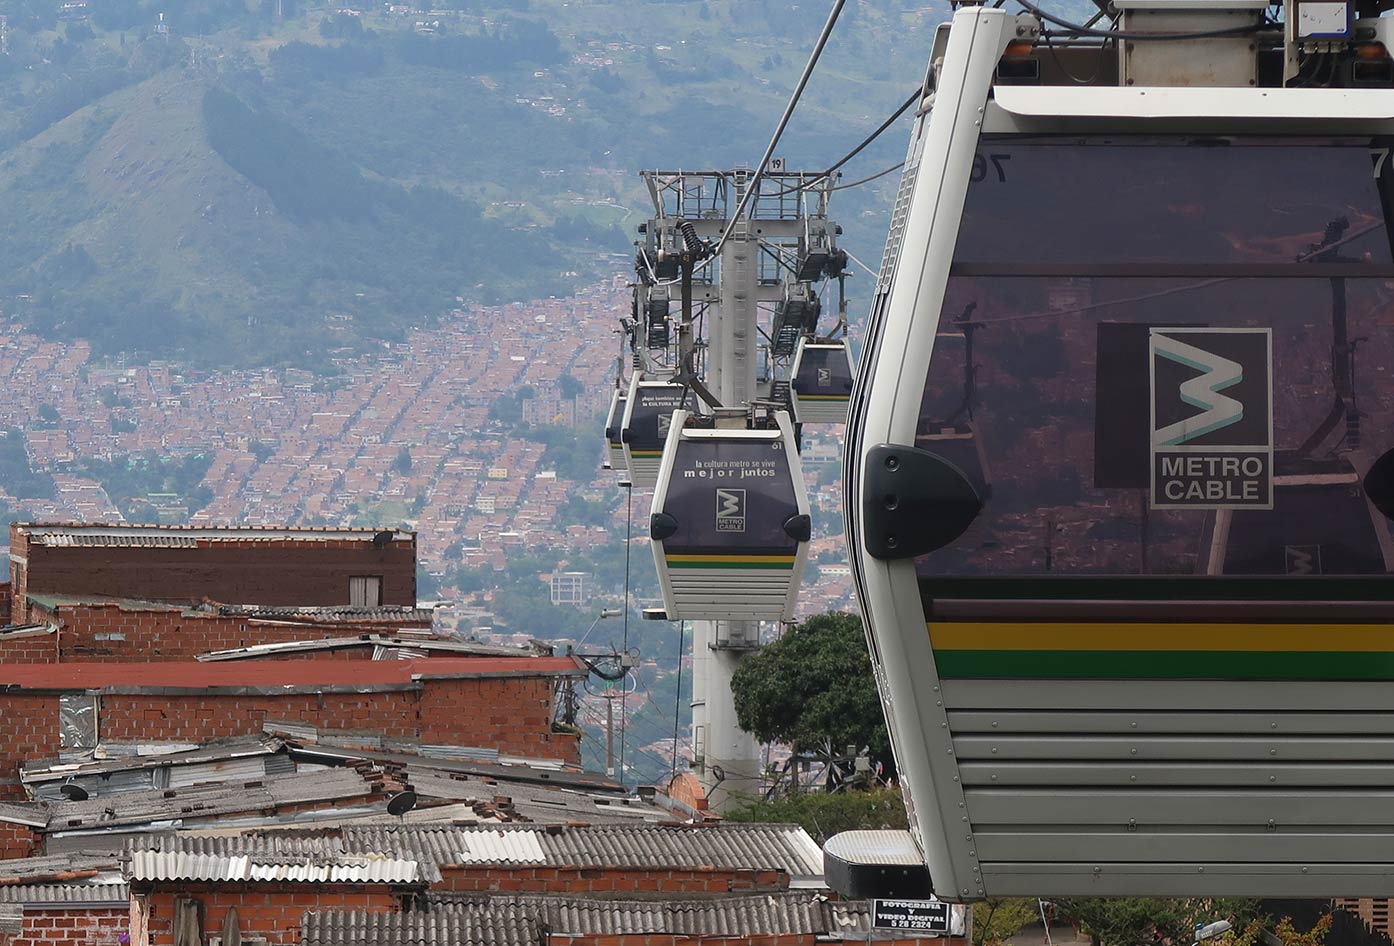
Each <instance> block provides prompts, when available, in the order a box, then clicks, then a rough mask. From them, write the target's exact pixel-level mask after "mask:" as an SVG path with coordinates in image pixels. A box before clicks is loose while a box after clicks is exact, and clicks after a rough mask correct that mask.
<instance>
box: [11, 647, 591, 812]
mask: <svg viewBox="0 0 1394 946" xmlns="http://www.w3.org/2000/svg"><path fill="white" fill-rule="evenodd" d="M365 663H367V661H365ZM550 693H551V678H549V677H541V676H539V677H524V678H517V679H514V678H509V677H483V678H477V679H463V680H449V679H442V680H437V679H429V678H428V679H426V680H423V681H421V682H420V683H419V684H416V685H415V688H414V689H407V690H372V691H369V692H363V693H332V692H330V693H318V694H313V693H312V694H295V693H291V694H269V695H258V696H250V695H223V694H206V693H201V694H196V695H179V694H169V693H149V694H129V693H108V694H104V695H103V696H102V697H101V710H100V714H99V725H100V731H101V734H102V738H103V739H109V740H112V741H114V742H137V741H152V742H159V741H181V742H206V741H208V740H210V739H220V738H226V737H228V736H240V735H250V734H254V733H259V732H261V730H262V724H263V723H264V722H265V721H266V720H267V719H268V718H269V719H293V720H297V721H299V722H303V723H307V724H310V725H314V726H317V727H319V728H321V729H344V730H356V731H365V732H373V733H382V734H384V735H386V736H388V737H391V738H397V739H420V740H422V741H423V742H429V743H444V744H455V745H469V746H489V747H496V748H497V749H498V750H499V751H500V752H502V753H504V754H505V755H522V756H532V757H545V758H556V759H564V760H566V761H569V762H573V763H577V764H579V762H580V739H579V737H577V736H575V735H572V734H570V733H553V732H551V731H550V730H551V722H550V717H549V716H548V703H547V701H548V700H549V699H550ZM58 750H59V732H58V694H56V693H28V692H20V693H0V799H3V798H18V797H21V796H22V792H21V791H20V789H19V776H18V767H19V764H20V763H21V762H23V761H25V760H26V759H44V758H53V757H55V756H57V755H58Z"/></svg>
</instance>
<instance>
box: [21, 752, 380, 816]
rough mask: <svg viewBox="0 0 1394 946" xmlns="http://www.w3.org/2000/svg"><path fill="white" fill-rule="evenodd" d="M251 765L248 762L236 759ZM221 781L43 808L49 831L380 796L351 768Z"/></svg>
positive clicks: (97, 797) (258, 763)
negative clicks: (45, 809) (46, 810)
mask: <svg viewBox="0 0 1394 946" xmlns="http://www.w3.org/2000/svg"><path fill="white" fill-rule="evenodd" d="M239 761H247V762H251V763H256V764H257V765H258V766H260V763H261V760H260V759H258V758H253V759H249V760H239ZM224 777H225V778H226V779H227V780H225V781H220V782H214V783H212V784H206V785H192V786H188V787H183V788H167V789H150V790H146V791H143V792H127V793H124V794H119V795H110V796H108V795H105V794H98V795H94V796H93V797H91V798H88V799H85V800H83V801H61V802H60V801H55V802H53V803H52V804H51V805H50V806H49V810H48V815H49V817H48V823H47V828H48V830H49V831H50V832H62V831H76V830H84V829H91V828H110V827H114V826H117V825H134V824H142V823H155V822H158V823H167V824H175V825H177V824H179V823H181V822H188V821H193V820H197V819H201V818H213V817H217V816H219V815H228V814H233V813H237V812H246V811H270V810H273V809H275V808H278V807H281V806H285V805H295V804H302V803H305V802H315V801H337V800H342V799H349V798H363V797H367V796H371V795H375V794H381V786H380V783H379V786H378V787H377V788H375V787H374V785H373V784H372V783H371V782H368V781H365V780H364V778H363V776H362V775H360V774H359V773H358V772H357V771H355V770H353V769H325V770H323V771H319V772H305V773H298V774H293V775H287V776H282V777H280V778H266V777H260V778H257V779H253V780H235V779H232V778H227V777H226V776H224Z"/></svg>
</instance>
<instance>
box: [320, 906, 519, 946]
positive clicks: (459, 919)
mask: <svg viewBox="0 0 1394 946" xmlns="http://www.w3.org/2000/svg"><path fill="white" fill-rule="evenodd" d="M300 937H301V944H302V946H539V944H541V943H543V942H545V938H544V934H543V931H542V930H541V929H540V928H539V927H538V925H537V922H536V920H534V919H533V918H532V917H531V916H529V915H527V914H524V913H517V912H513V913H510V912H506V911H505V910H503V909H500V910H498V911H496V912H494V913H491V914H489V915H480V914H478V913H470V912H465V911H454V910H451V911H435V912H432V913H421V912H413V913H366V912H358V911H352V912H350V911H312V912H309V913H306V914H305V918H304V919H303V920H302V921H301V925H300Z"/></svg>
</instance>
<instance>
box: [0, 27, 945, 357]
mask: <svg viewBox="0 0 1394 946" xmlns="http://www.w3.org/2000/svg"><path fill="white" fill-rule="evenodd" d="M62 6H63V5H62V4H61V3H59V2H57V0H27V2H26V3H25V4H21V5H20V7H18V8H17V9H16V10H15V12H12V13H10V14H9V17H8V29H7V31H6V33H5V35H4V44H3V46H4V49H5V52H4V53H3V54H0V311H3V312H4V314H5V315H6V316H7V317H12V318H15V319H18V320H20V321H21V322H23V323H24V324H26V325H28V326H31V327H34V328H36V329H38V330H39V331H40V332H41V333H42V334H44V335H46V336H49V337H55V338H59V339H73V338H89V339H91V340H92V343H93V346H94V349H95V351H96V353H97V354H98V355H99V356H100V355H113V354H116V353H131V354H135V355H137V356H143V357H148V356H162V357H174V358H176V359H179V360H182V361H186V362H190V363H194V364H204V365H220V366H223V365H226V366H233V365H246V364H305V365H310V366H314V365H316V364H317V363H319V362H320V361H322V359H323V355H324V352H326V351H329V350H334V349H341V348H349V349H353V348H359V349H361V348H365V347H368V346H372V345H375V344H378V343H380V342H381V341H383V340H392V339H397V338H400V337H401V336H402V333H403V332H404V331H405V329H407V328H408V327H411V326H415V325H422V324H429V323H430V322H432V321H433V320H435V319H437V318H439V317H440V316H441V315H442V314H444V313H445V312H447V311H448V310H449V309H450V308H452V307H453V306H454V305H456V300H457V299H465V300H470V301H475V300H478V301H485V302H497V301H505V300H513V299H528V298H538V297H542V296H546V295H548V294H559V293H564V292H565V291H567V290H568V289H569V288H570V287H571V286H573V285H577V284H580V283H582V282H586V281H593V280H595V279H597V278H600V277H603V276H606V275H609V274H611V273H614V272H616V271H623V270H624V269H625V259H626V258H627V256H628V253H629V242H630V240H631V234H632V227H633V225H634V224H635V223H637V222H638V220H640V219H642V217H643V216H645V215H646V213H647V200H646V197H645V196H644V194H643V191H642V188H641V187H640V185H639V181H638V179H637V177H636V171H637V170H638V169H639V168H641V167H645V166H655V165H661V166H667V167H697V166H717V167H720V166H731V165H733V164H737V163H740V162H750V161H753V160H755V159H756V158H757V157H758V155H759V152H760V150H761V149H762V147H763V145H764V143H765V139H766V137H767V136H768V134H769V130H770V127H771V124H772V122H773V119H774V118H775V117H776V116H777V114H778V111H779V109H780V107H781V106H782V104H783V101H784V98H785V96H786V95H787V92H788V89H789V88H790V87H791V86H792V84H793V81H794V79H795V77H796V76H797V72H798V70H799V68H800V66H801V65H802V62H803V58H804V56H805V54H806V50H807V49H808V47H809V45H810V44H811V41H812V38H813V37H814V36H815V35H816V33H817V30H818V28H819V27H820V26H821V22H822V18H823V15H824V11H823V10H822V9H821V8H820V9H818V10H817V11H816V12H814V11H812V10H811V9H810V8H809V6H808V5H807V4H803V5H800V4H794V3H779V2H773V0H710V2H689V3H636V2H617V3H591V2H581V0H571V2H562V0H546V2H543V0H533V2H531V3H528V2H527V0H514V2H512V3H506V2H493V3H487V2H486V3H465V4H463V7H462V9H458V10H453V11H436V12H430V13H422V12H408V13H401V12H397V13H393V12H390V11H391V10H401V9H405V7H391V8H389V7H387V6H386V5H383V6H380V7H373V6H369V5H361V6H359V7H358V8H350V7H340V6H338V5H334V6H331V7H325V6H321V7H314V6H301V5H300V4H298V3H296V2H295V0H279V2H276V0H271V2H264V3H262V4H261V5H260V6H244V5H243V4H229V3H225V2H223V0H185V2H183V3H174V4H156V3H155V2H154V0H148V2H142V0H102V2H101V4H100V5H98V2H97V0H92V2H91V5H90V13H88V12H87V9H86V8H80V9H79V10H78V11H77V12H74V11H73V10H72V5H71V4H69V5H68V11H67V12H64V13H63V16H64V17H67V18H66V19H62V18H60V12H61V11H62ZM278 7H279V13H278ZM160 12H163V13H164V14H165V19H164V21H163V24H164V25H167V26H168V28H169V32H168V33H167V34H166V33H162V32H159V31H158V29H157V27H158V26H160V25H161V21H160V20H159V13H160ZM941 15H942V13H941V11H940V10H938V9H937V8H925V9H922V10H919V11H912V12H889V11H887V10H885V9H884V8H883V7H882V5H878V4H874V3H869V2H861V3H854V4H849V6H848V10H847V12H846V13H844V17H843V22H842V24H841V25H840V26H839V31H838V33H837V34H836V35H835V38H834V41H833V42H832V43H831V44H830V46H829V49H828V52H827V54H826V56H825V60H824V63H823V65H822V66H821V67H820V70H819V73H818V74H817V76H816V78H815V81H814V82H813V83H812V84H811V86H810V88H809V90H808V93H807V94H806V96H805V100H804V103H803V104H802V105H801V108H800V112H799V114H798V116H797V117H796V120H795V122H794V124H793V125H792V126H791V128H790V131H789V133H788V135H787V137H786V145H785V146H783V147H781V149H780V150H781V153H782V154H783V155H784V156H785V157H786V158H787V159H788V160H789V162H790V164H791V165H807V166H822V165H825V164H826V163H828V162H830V161H831V160H833V159H835V158H836V157H838V156H839V155H840V154H841V153H842V152H843V151H845V150H846V149H847V148H848V147H850V146H851V145H852V144H855V143H856V142H857V141H858V140H860V138H861V137H862V135H864V134H865V132H866V131H867V130H869V129H870V128H872V127H874V126H875V125H876V124H877V123H878V122H879V121H880V119H881V118H883V117H884V115H885V114H887V113H888V112H889V111H890V110H891V109H892V108H893V107H894V106H895V105H896V104H898V103H899V101H900V100H901V99H903V97H904V94H905V91H906V89H907V88H909V87H911V86H912V85H913V83H914V81H916V80H917V79H918V77H919V75H920V74H921V73H922V71H923V68H924V66H923V56H924V52H925V49H926V47H927V44H928V41H929V36H930V27H931V26H932V24H933V23H934V22H935V21H936V20H937V19H939V17H940V16H941ZM84 16H85V18H84ZM903 148H904V132H903V130H902V129H896V130H894V131H893V132H892V133H890V134H888V135H886V136H885V137H884V139H883V140H882V141H879V142H877V144H876V146H874V147H873V148H871V149H868V151H867V153H866V154H865V155H864V156H863V157H861V158H859V159H858V161H857V163H856V164H854V165H851V166H849V167H848V169H847V171H848V174H849V176H851V177H858V176H863V175H865V174H868V173H871V172H873V171H876V170H880V169H881V168H883V167H885V166H887V165H888V164H891V163H894V161H895V160H897V159H898V158H899V157H900V155H901V153H902V151H903ZM894 181H895V176H894V175H891V176H890V177H888V178H884V179H882V180H880V181H878V182H876V183H875V184H873V185H870V186H868V187H864V188H859V189H855V190H850V191H848V192H846V194H845V195H839V199H838V202H837V204H836V205H835V211H836V215H837V217H838V219H839V220H840V221H841V222H843V224H844V226H845V227H846V230H847V237H846V240H847V243H848V245H849V246H850V247H851V248H852V250H853V252H854V253H857V254H858V255H859V256H862V257H863V258H864V259H868V261H869V262H874V260H875V258H876V254H877V252H878V251H879V242H880V240H881V237H882V234H883V232H884V225H885V216H884V214H885V209H886V198H887V195H888V192H889V188H891V187H893V186H894Z"/></svg>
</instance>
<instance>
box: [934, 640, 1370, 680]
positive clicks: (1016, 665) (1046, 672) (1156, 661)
mask: <svg viewBox="0 0 1394 946" xmlns="http://www.w3.org/2000/svg"><path fill="white" fill-rule="evenodd" d="M1314 631H1315V633H1320V629H1319V628H1317V629H1314ZM934 662H935V665H936V666H937V668H938V670H939V676H940V677H943V678H946V679H986V678H994V677H1006V678H1012V679H1027V680H1032V679H1035V680H1065V679H1086V680H1102V679H1123V680H1158V679H1161V680H1394V653H1390V652H1382V653H1376V652H1359V651H1340V652H1335V651H1285V652H1284V651H1223V650H1207V651H1203V650H1169V651H1162V650H1127V651H1123V650H1088V651H1080V650H1068V651H1065V650H1012V651H1003V650H936V651H935V653H934Z"/></svg>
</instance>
